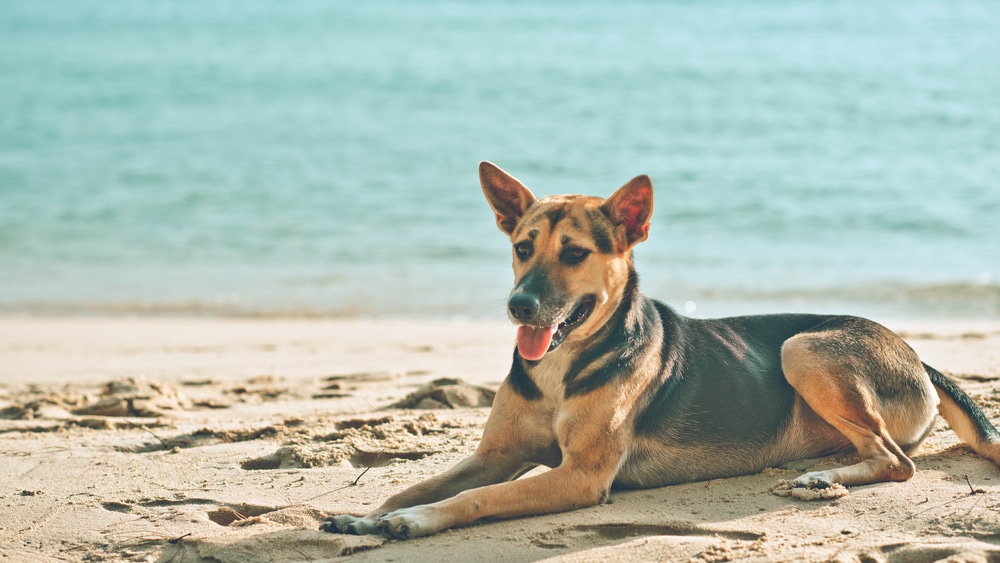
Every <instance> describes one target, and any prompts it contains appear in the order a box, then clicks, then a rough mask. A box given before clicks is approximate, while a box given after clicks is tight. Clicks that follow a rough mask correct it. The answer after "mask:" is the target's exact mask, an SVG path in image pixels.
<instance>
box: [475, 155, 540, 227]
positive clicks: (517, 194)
mask: <svg viewBox="0 0 1000 563" xmlns="http://www.w3.org/2000/svg"><path fill="white" fill-rule="evenodd" d="M479 183H480V184H482V185H483V193H484V194H486V201H488V202H490V207H492V208H493V213H495V214H496V217H497V226H498V227H500V230H501V231H503V232H505V233H507V234H508V235H510V234H513V233H514V228H515V227H517V222H518V221H520V220H521V217H523V216H524V213H525V212H526V211H527V210H528V208H529V207H531V204H532V203H535V194H533V193H531V190H529V189H528V188H526V187H525V186H524V184H522V183H521V182H520V181H519V180H518V179H517V178H515V177H513V176H511V175H510V174H508V173H506V172H504V171H503V170H502V169H501V168H500V167H499V166H497V165H496V164H493V163H492V162H486V161H485V160H484V161H482V162H480V163H479Z"/></svg>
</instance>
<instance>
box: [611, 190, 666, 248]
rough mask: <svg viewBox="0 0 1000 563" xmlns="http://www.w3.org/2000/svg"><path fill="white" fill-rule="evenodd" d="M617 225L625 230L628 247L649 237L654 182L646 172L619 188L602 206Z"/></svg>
mask: <svg viewBox="0 0 1000 563" xmlns="http://www.w3.org/2000/svg"><path fill="white" fill-rule="evenodd" d="M601 209H602V210H603V211H604V214H605V215H607V216H608V218H609V219H611V222H612V223H614V224H615V225H616V226H620V227H622V228H623V229H624V230H625V239H626V241H627V243H628V246H627V248H632V247H633V246H635V245H636V244H638V243H640V242H642V241H644V240H646V239H647V238H649V220H650V218H651V217H652V216H653V182H652V181H651V180H650V179H649V176H646V175H645V174H643V175H641V176H636V177H635V178H632V179H631V180H629V182H628V183H627V184H625V185H624V186H622V187H620V188H618V191H616V192H615V193H613V194H611V197H609V198H608V199H607V200H606V201H605V202H604V204H603V205H602V206H601Z"/></svg>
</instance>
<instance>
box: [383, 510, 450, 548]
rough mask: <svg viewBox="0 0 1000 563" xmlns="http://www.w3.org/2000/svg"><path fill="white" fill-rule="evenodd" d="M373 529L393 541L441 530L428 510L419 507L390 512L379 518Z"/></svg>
mask: <svg viewBox="0 0 1000 563" xmlns="http://www.w3.org/2000/svg"><path fill="white" fill-rule="evenodd" d="M375 527H376V528H377V529H378V531H379V533H380V534H382V535H383V536H385V537H387V538H389V539H393V540H408V539H412V538H419V537H420V536H427V535H430V534H433V533H435V532H440V531H441V530H442V529H443V527H442V526H438V525H435V524H434V522H433V519H432V518H431V515H430V514H429V513H428V510H427V509H425V508H423V507H420V506H414V507H410V508H401V509H399V510H396V511H394V512H390V513H388V514H386V515H384V516H382V517H381V518H379V519H378V522H377V523H376V524H375Z"/></svg>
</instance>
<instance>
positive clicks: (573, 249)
mask: <svg viewBox="0 0 1000 563" xmlns="http://www.w3.org/2000/svg"><path fill="white" fill-rule="evenodd" d="M587 256H590V251H589V250H587V249H586V248H580V247H577V246H570V247H567V248H564V249H563V251H562V252H561V253H560V254H559V259H560V260H562V261H563V263H565V264H569V265H573V264H579V263H580V262H583V261H584V260H586V259H587Z"/></svg>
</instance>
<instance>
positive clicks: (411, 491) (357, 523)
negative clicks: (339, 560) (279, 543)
mask: <svg viewBox="0 0 1000 563" xmlns="http://www.w3.org/2000/svg"><path fill="white" fill-rule="evenodd" d="M530 467H531V465H530V464H526V463H524V462H523V461H522V460H519V459H516V458H514V457H511V456H506V455H495V454H489V453H481V452H479V451H477V452H476V453H475V454H473V455H472V456H470V457H468V458H466V459H464V460H462V461H461V462H459V463H458V464H457V465H455V467H452V468H451V469H449V470H448V471H445V472H444V473H442V474H440V475H438V476H436V477H433V478H431V479H428V480H426V481H423V482H421V483H418V484H416V485H414V486H412V487H410V488H408V489H406V490H405V491H403V492H401V493H399V494H396V495H393V496H392V497H390V498H389V500H387V501H385V503H383V504H382V506H380V507H378V508H377V509H375V510H374V511H372V512H371V513H370V514H368V515H366V516H362V517H357V516H351V515H349V514H343V515H340V516H335V517H332V518H330V519H328V520H327V521H326V522H324V523H323V526H322V527H321V528H320V529H321V530H325V531H327V532H334V533H342V534H377V533H378V530H377V529H376V527H375V525H376V523H377V522H378V520H379V518H381V517H382V516H384V515H385V514H387V513H389V512H392V511H394V510H398V509H401V508H405V507H410V506H416V505H422V504H428V503H433V502H437V501H440V500H441V499H446V498H448V497H452V496H454V495H456V494H458V493H460V492H461V491H465V490H467V489H472V488H476V487H481V486H483V485H489V484H492V483H499V482H501V481H506V480H508V479H512V478H514V477H516V476H517V475H520V474H521V473H522V472H523V471H525V470H526V469H527V468H530Z"/></svg>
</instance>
